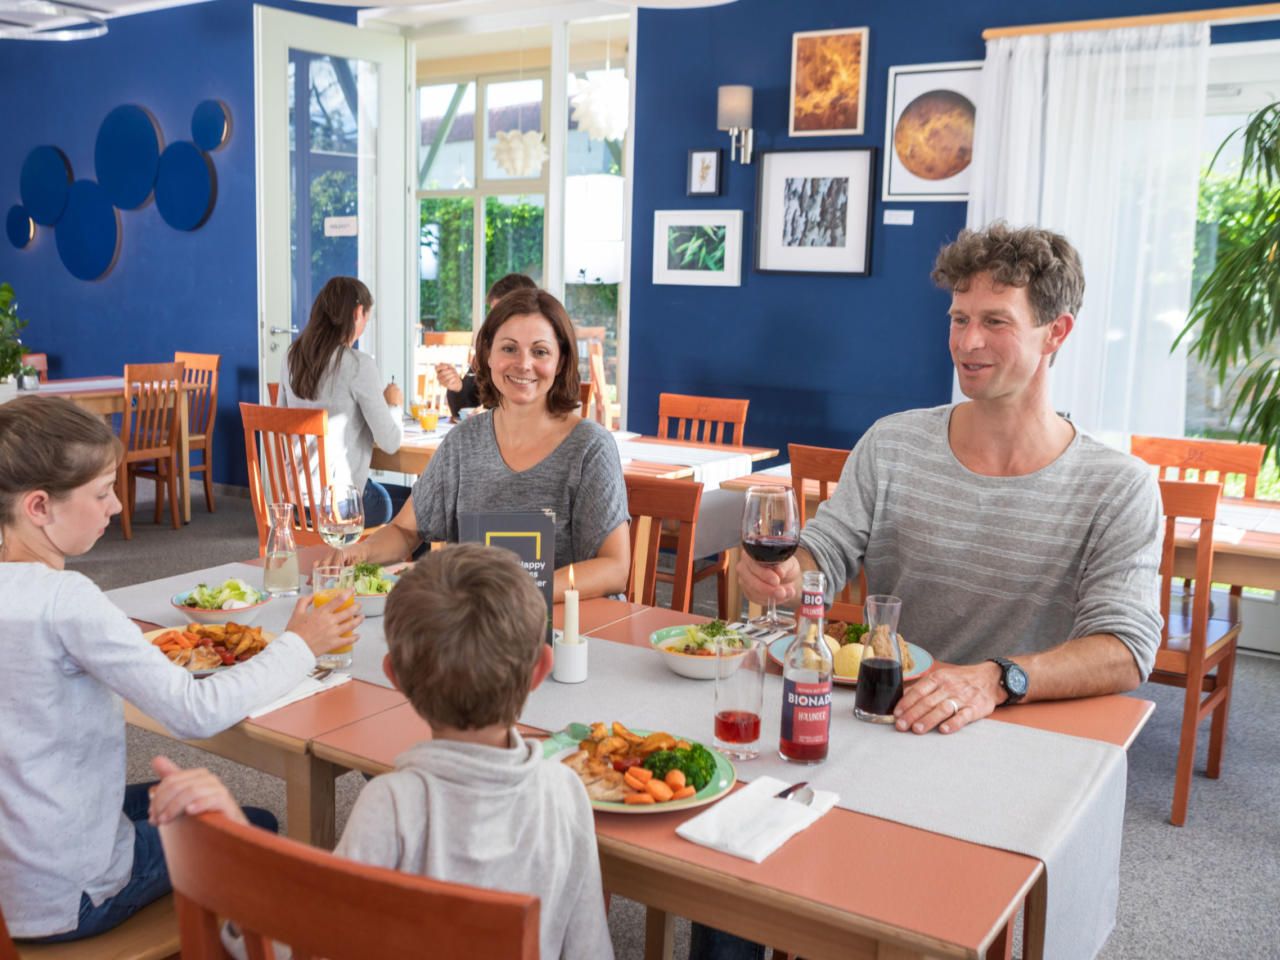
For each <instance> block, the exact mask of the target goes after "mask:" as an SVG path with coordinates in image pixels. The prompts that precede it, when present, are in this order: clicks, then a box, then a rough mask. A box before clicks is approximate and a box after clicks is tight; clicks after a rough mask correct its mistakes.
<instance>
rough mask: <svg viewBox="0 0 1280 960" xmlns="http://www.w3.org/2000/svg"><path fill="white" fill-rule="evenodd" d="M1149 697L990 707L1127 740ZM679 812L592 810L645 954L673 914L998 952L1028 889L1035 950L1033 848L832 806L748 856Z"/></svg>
mask: <svg viewBox="0 0 1280 960" xmlns="http://www.w3.org/2000/svg"><path fill="white" fill-rule="evenodd" d="M704 619H705V618H702V617H696V616H691V615H689V614H683V613H676V612H672V611H669V610H663V609H657V608H653V609H649V608H645V609H642V610H640V611H639V612H636V613H633V614H631V615H630V616H628V617H625V618H623V619H621V620H617V621H614V622H613V623H611V624H607V625H604V626H601V627H593V628H584V629H589V632H590V633H591V635H592V636H595V637H600V638H602V639H607V640H613V641H615V642H623V643H638V644H641V645H645V644H647V643H648V636H649V633H650V632H651V631H653V630H655V629H657V628H659V627H662V626H669V625H671V624H673V623H677V622H678V623H687V622H690V621H692V620H704ZM1153 707H1154V705H1153V704H1152V703H1150V702H1148V701H1145V700H1138V699H1135V698H1130V697H1120V696H1110V697H1098V698H1093V699H1090V700H1080V701H1072V702H1063V703H1045V704H1026V705H1022V706H1018V707H1011V708H1008V709H1006V710H1002V711H1001V712H1000V714H999V715H998V717H997V719H998V720H1003V721H1006V722H1012V723H1019V724H1023V725H1026V726H1032V727H1038V728H1040V729H1044V730H1049V731H1054V732H1060V733H1068V734H1072V735H1076V736H1085V737H1092V738H1094V739H1099V740H1103V741H1106V742H1110V743H1115V744H1117V745H1120V746H1125V747H1127V746H1128V744H1129V743H1131V742H1132V740H1133V738H1134V737H1135V736H1136V734H1137V732H1138V731H1139V730H1140V729H1141V728H1142V726H1143V724H1144V723H1145V722H1146V719H1147V717H1148V716H1149V715H1150V713H1151V711H1152V709H1153ZM429 736H430V730H429V728H428V727H427V725H426V723H425V722H423V721H422V720H421V719H420V718H419V717H418V716H417V715H416V714H415V713H414V712H413V710H412V708H411V707H410V706H409V705H408V704H407V703H406V704H403V705H402V706H400V707H397V708H395V709H393V710H389V711H385V712H382V713H379V714H378V715H376V716H373V717H370V718H367V719H365V720H361V721H358V722H356V723H354V724H351V725H350V726H347V727H341V728H337V729H333V730H331V731H329V732H327V733H324V734H321V735H320V736H318V737H316V738H315V740H313V742H312V744H311V749H312V751H313V752H314V753H315V754H316V755H317V756H318V757H320V758H322V759H324V760H326V761H328V762H330V763H332V764H334V765H335V766H345V767H349V768H351V769H356V770H362V771H364V772H366V773H371V774H377V773H382V772H385V771H387V770H390V769H392V766H393V764H394V760H395V757H396V756H397V755H398V754H399V753H401V752H402V751H403V750H405V749H407V748H408V747H410V746H412V745H413V744H414V743H417V742H420V741H422V740H424V739H426V738H428V737H429ZM682 819H683V815H681V814H678V813H673V814H654V815H650V816H643V817H623V816H616V815H610V814H598V815H597V816H596V835H597V838H598V842H599V847H600V859H601V868H602V872H603V877H604V885H605V887H606V889H608V890H610V891H612V892H614V893H617V894H619V895H622V896H626V897H630V898H632V899H635V900H637V901H639V902H641V903H644V904H645V905H646V906H647V907H648V918H647V922H646V956H647V957H652V958H658V957H666V956H669V955H670V945H671V919H672V917H673V916H676V915H679V916H684V917H688V918H690V919H693V920H698V921H700V922H702V923H706V924H710V925H712V926H715V927H719V928H720V929H725V930H729V931H732V932H734V933H737V934H739V935H741V936H745V937H749V938H751V939H754V940H757V941H760V942H764V943H767V944H769V945H771V946H776V947H779V948H782V949H785V950H787V951H789V952H790V953H792V954H800V955H802V956H804V957H806V958H812V960H824V958H832V960H835V958H847V957H877V958H886V960H888V958H893V960H906V958H913V957H924V956H952V957H996V956H1000V957H1003V956H1006V955H1007V953H1008V950H1009V947H1010V933H1009V931H1010V925H1011V923H1012V921H1013V919H1014V917H1015V916H1016V914H1017V911H1018V909H1019V907H1020V906H1021V905H1022V904H1023V902H1024V900H1025V901H1026V903H1027V914H1026V927H1025V934H1024V936H1025V940H1026V945H1027V955H1028V956H1032V957H1034V956H1039V955H1041V954H1042V952H1043V933H1044V930H1043V925H1044V916H1045V909H1046V903H1047V899H1046V898H1047V887H1046V881H1045V873H1044V865H1043V864H1042V863H1041V862H1040V861H1039V860H1036V859H1035V858H1032V857H1027V856H1023V855H1021V854H1014V853H1008V852H1006V851H1002V850H997V849H994V848H990V847H984V846H981V845H978V844H972V843H967V842H965V841H961V840H956V839H954V838H951V837H945V836H941V835H939V834H935V833H930V832H928V831H925V830H918V829H915V828H912V827H907V826H903V825H901V824H896V823H891V822H889V821H885V820H880V819H878V818H875V817H870V816H866V815H863V814H859V813H854V812H852V811H849V810H844V809H841V808H836V809H835V810H833V811H832V812H831V813H830V814H828V815H827V816H826V817H824V818H822V819H821V820H820V821H818V823H817V824H815V825H814V826H813V827H812V828H810V829H809V830H806V831H804V832H803V833H801V834H799V835H797V836H796V837H794V838H793V839H792V840H790V841H788V842H787V844H786V845H784V846H783V847H782V848H781V849H780V850H779V851H778V852H776V853H774V854H773V855H772V856H770V857H769V859H768V860H767V861H766V862H765V863H764V864H760V865H756V864H751V863H748V862H746V861H743V860H739V859H737V858H734V857H729V856H726V855H724V854H720V853H717V852H715V851H712V850H708V849H706V848H703V847H700V846H696V845H694V844H690V843H687V842H686V841H684V840H682V839H680V838H678V837H677V836H676V834H675V827H676V825H677V824H678V823H680V822H681V820H682ZM853 865H856V872H855V869H854V866H853ZM855 876H856V877H859V878H863V879H865V880H867V882H854V878H855ZM869 878H874V882H872V881H871V880H870V879H869Z"/></svg>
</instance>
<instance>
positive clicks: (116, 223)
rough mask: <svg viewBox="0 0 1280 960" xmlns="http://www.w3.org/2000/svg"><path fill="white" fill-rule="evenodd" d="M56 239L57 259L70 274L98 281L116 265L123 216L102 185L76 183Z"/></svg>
mask: <svg viewBox="0 0 1280 960" xmlns="http://www.w3.org/2000/svg"><path fill="white" fill-rule="evenodd" d="M54 237H55V240H56V241H57V245H58V256H59V257H61V258H62V263H63V265H64V266H65V267H66V268H67V269H68V270H69V271H70V272H71V275H72V276H74V277H78V278H79V279H81V280H97V279H98V278H99V277H101V276H103V275H104V274H106V273H107V272H108V271H109V270H110V269H111V268H112V267H113V266H114V265H115V262H116V256H117V255H118V254H119V252H120V215H119V214H118V213H117V212H116V208H115V207H114V206H112V204H111V200H110V199H108V197H107V192H106V191H105V190H103V189H102V187H101V186H100V185H99V184H97V183H95V182H94V181H92V180H77V181H76V182H75V183H73V184H72V185H71V191H70V193H69V195H68V197H67V208H66V210H65V211H64V212H63V214H62V218H61V219H60V220H59V221H58V225H57V227H55V228H54Z"/></svg>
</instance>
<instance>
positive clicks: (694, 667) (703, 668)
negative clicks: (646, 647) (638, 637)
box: [649, 620, 748, 680]
mask: <svg viewBox="0 0 1280 960" xmlns="http://www.w3.org/2000/svg"><path fill="white" fill-rule="evenodd" d="M718 639H724V640H726V641H728V643H729V645H730V646H735V647H737V648H738V649H739V650H740V651H741V653H746V651H747V643H748V639H747V637H745V636H744V635H743V634H741V633H738V631H736V630H731V629H729V626H728V625H727V624H726V623H725V622H724V621H723V620H712V621H711V622H710V623H690V624H685V625H682V626H678V627H663V628H662V629H661V630H655V631H653V633H651V634H650V635H649V643H650V644H651V645H652V646H653V649H655V650H657V651H658V652H659V653H660V654H662V662H663V663H665V664H666V665H667V666H668V667H669V668H671V670H672V671H673V672H674V673H678V674H679V675H680V676H682V677H688V678H689V679H690V680H714V679H715V678H716V641H717V640H718ZM735 669H736V667H735Z"/></svg>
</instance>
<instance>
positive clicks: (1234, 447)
mask: <svg viewBox="0 0 1280 960" xmlns="http://www.w3.org/2000/svg"><path fill="white" fill-rule="evenodd" d="M1129 451H1130V452H1131V453H1132V454H1133V455H1134V456H1135V457H1138V458H1139V459H1141V460H1145V461H1147V463H1149V464H1152V465H1153V466H1155V467H1158V468H1159V475H1160V477H1161V478H1162V479H1172V480H1207V479H1208V475H1209V474H1211V473H1212V474H1216V475H1217V478H1218V482H1219V483H1225V482H1226V480H1227V477H1228V476H1242V477H1243V478H1244V495H1245V496H1246V497H1254V496H1257V493H1258V474H1259V473H1261V472H1262V461H1263V460H1265V459H1266V456H1267V446H1266V444H1264V443H1234V442H1232V441H1229V440H1196V439H1192V438H1190V437H1147V436H1141V435H1135V436H1133V437H1131V438H1130V439H1129ZM1171 471H1172V476H1170V475H1169V474H1170V472H1171ZM1241 593H1242V589H1241V587H1239V586H1238V585H1237V586H1232V588H1231V595H1232V596H1233V597H1237V598H1238V597H1239V596H1240V594H1241Z"/></svg>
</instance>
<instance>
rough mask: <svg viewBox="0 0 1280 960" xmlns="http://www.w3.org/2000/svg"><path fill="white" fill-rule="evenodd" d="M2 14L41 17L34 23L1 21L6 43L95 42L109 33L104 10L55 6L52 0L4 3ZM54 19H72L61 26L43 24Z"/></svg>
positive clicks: (0, 3) (1, 3)
mask: <svg viewBox="0 0 1280 960" xmlns="http://www.w3.org/2000/svg"><path fill="white" fill-rule="evenodd" d="M0 13H18V14H23V15H26V16H34V17H37V18H40V19H37V20H36V21H34V22H27V21H17V20H9V19H6V18H0V39H3V40H43V41H54V42H63V43H65V42H67V41H69V40H92V39H94V38H95V37H101V36H105V35H106V33H107V21H106V19H105V18H104V17H103V16H102V11H99V10H93V9H90V8H88V7H81V6H78V5H76V4H67V3H54V2H51V0H0ZM50 20H52V21H66V20H69V21H71V23H70V24H67V25H63V26H57V27H54V26H52V25H50V26H44V25H42V21H50Z"/></svg>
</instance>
